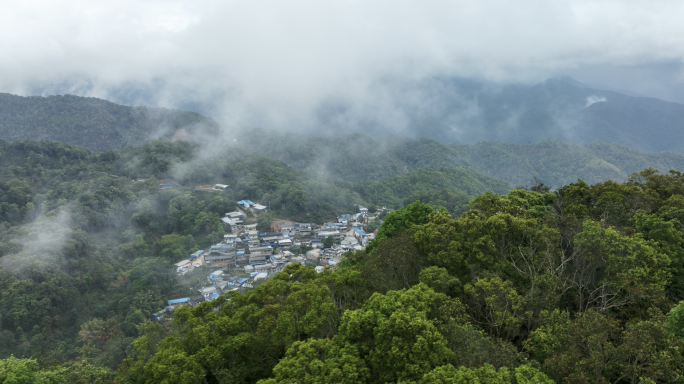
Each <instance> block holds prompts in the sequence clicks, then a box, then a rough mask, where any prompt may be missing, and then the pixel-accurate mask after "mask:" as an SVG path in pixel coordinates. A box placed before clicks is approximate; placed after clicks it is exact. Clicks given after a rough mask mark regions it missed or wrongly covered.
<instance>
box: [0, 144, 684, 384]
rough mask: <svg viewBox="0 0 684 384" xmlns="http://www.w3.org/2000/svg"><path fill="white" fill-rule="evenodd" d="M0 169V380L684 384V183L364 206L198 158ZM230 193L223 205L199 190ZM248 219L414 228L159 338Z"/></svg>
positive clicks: (259, 166)
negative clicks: (181, 276) (188, 277)
mask: <svg viewBox="0 0 684 384" xmlns="http://www.w3.org/2000/svg"><path fill="white" fill-rule="evenodd" d="M0 151H1V152H2V157H0V165H2V167H1V172H0V181H1V183H0V189H2V197H1V201H0V213H1V214H2V216H1V221H2V225H1V228H0V229H1V231H0V244H2V248H1V249H0V292H2V293H1V294H0V316H1V318H0V326H1V327H2V328H1V330H0V359H2V360H0V378H2V379H3V380H5V379H6V378H5V377H4V376H1V375H8V374H12V375H15V376H16V375H17V374H19V373H21V374H22V375H24V377H26V378H27V379H26V380H28V382H37V383H63V382H70V383H72V382H74V383H78V382H83V383H87V382H95V381H98V382H114V381H116V382H122V383H159V382H169V383H201V382H235V383H238V382H240V383H250V382H251V383H257V382H260V383H262V384H266V383H281V382H282V383H286V382H287V383H293V382H297V383H299V382H325V383H329V382H331V383H334V382H339V383H345V382H348V383H359V382H361V383H387V382H403V383H435V382H437V383H439V382H444V383H448V382H459V380H460V381H463V380H471V381H472V380H480V381H481V382H491V383H497V382H499V383H551V382H566V383H576V382H613V383H631V382H638V380H641V381H644V380H646V382H682V381H684V355H683V354H682V352H681V351H684V336H682V335H684V331H683V330H684V322H682V318H684V307H683V306H682V304H678V303H679V302H680V301H682V300H684V243H682V239H684V227H683V226H682V224H681V223H683V222H684V213H683V212H684V200H683V199H682V195H683V194H684V176H683V175H682V174H680V173H679V172H675V171H673V172H670V173H667V174H660V173H657V172H656V171H655V170H652V169H647V170H645V171H642V172H641V173H638V174H634V175H632V176H630V178H629V179H628V180H627V181H625V182H624V183H617V182H612V181H606V182H601V183H597V184H592V185H590V184H588V183H585V182H584V181H577V182H575V183H572V184H569V185H566V186H562V187H560V188H558V189H557V190H555V191H551V190H550V189H549V188H548V187H546V186H544V185H543V184H535V185H530V186H529V187H528V188H527V189H514V190H511V191H510V192H508V188H509V186H508V184H507V183H506V182H504V181H501V180H497V179H494V178H492V177H488V176H484V175H481V174H478V173H477V172H475V171H473V170H471V169H467V168H456V167H440V168H426V169H422V170H416V171H411V172H408V173H406V174H405V175H403V176H399V177H392V178H388V179H385V180H380V181H377V182H363V183H356V184H354V183H350V182H345V181H342V180H341V179H337V178H324V177H323V176H322V175H321V174H320V173H317V172H312V171H306V170H297V169H293V168H291V167H288V166H287V165H286V164H284V163H282V162H280V161H277V160H274V159H269V158H265V157H259V156H256V155H253V154H250V152H249V151H246V150H243V149H240V148H239V147H231V148H228V149H227V150H224V151H219V152H218V154H217V153H216V152H215V151H209V149H208V148H207V147H201V146H199V145H197V144H191V143H187V142H173V143H172V142H154V143H149V144H146V145H144V146H140V147H131V148H126V149H123V150H116V151H107V152H103V153H95V152H92V151H90V150H87V149H84V148H82V147H77V146H70V145H66V144H63V143H55V142H33V141H17V142H7V141H0ZM613 156H616V157H617V156H619V153H618V154H613ZM218 182H223V183H226V184H229V185H230V186H231V190H226V191H221V192H207V191H202V190H196V189H195V188H193V187H194V186H195V185H200V184H212V183H218ZM160 183H163V184H171V186H170V187H164V188H160ZM485 190H489V191H490V192H484V191H485ZM492 192H499V194H496V193H492ZM475 194H477V197H475V198H474V199H472V200H470V203H469V204H467V205H466V203H465V202H466V201H467V200H469V197H468V195H471V196H472V195H475ZM246 198H251V199H253V200H257V201H260V202H267V201H270V203H271V206H272V209H273V214H275V215H278V216H280V217H283V218H293V219H295V220H321V221H323V220H328V219H332V218H333V217H334V215H336V214H339V213H343V212H350V210H351V209H353V206H355V205H358V204H366V203H376V201H374V200H373V199H377V201H378V202H380V201H381V200H390V201H391V202H392V203H393V204H408V206H407V207H406V208H403V209H399V210H395V211H393V212H391V213H390V214H388V215H387V216H386V217H385V221H384V222H383V223H382V226H381V227H380V229H379V231H378V235H377V238H376V239H375V240H374V241H373V242H371V243H370V245H369V246H368V247H367V248H366V250H365V251H358V252H356V253H354V254H350V255H347V256H346V257H345V258H344V259H343V261H342V263H341V266H340V267H338V268H337V269H335V270H331V271H326V272H323V273H318V274H317V273H316V272H315V271H314V270H313V269H312V268H309V267H304V266H302V265H299V264H296V263H295V264H291V265H289V266H288V267H286V269H285V270H284V271H283V272H279V273H278V274H276V275H275V276H274V277H273V278H271V279H269V280H267V281H266V282H265V283H263V284H261V285H260V286H257V287H256V288H255V289H253V290H251V291H248V292H246V293H227V294H226V295H224V296H220V297H219V299H218V300H214V301H211V302H205V303H202V304H200V305H199V306H197V307H195V308H181V309H178V310H177V311H176V312H175V313H174V321H173V323H172V325H171V326H170V327H168V326H165V325H164V323H159V322H154V321H151V320H150V318H149V316H150V314H151V313H152V312H154V311H156V310H158V309H159V308H161V307H162V306H163V305H164V299H166V298H170V297H179V296H182V295H191V294H192V293H191V292H190V290H189V288H188V287H187V286H186V285H181V284H179V282H178V277H177V275H176V274H175V273H174V269H173V267H172V263H173V262H175V261H177V260H179V259H181V258H184V257H187V255H188V254H189V253H190V252H193V251H195V250H197V249H200V248H204V247H207V246H208V245H210V244H213V243H214V242H216V241H218V240H219V239H220V238H221V237H222V236H223V234H224V233H225V229H224V228H223V226H222V224H221V222H220V220H219V219H220V217H221V216H222V215H223V213H225V212H227V211H229V210H232V209H234V207H235V202H236V201H237V200H240V199H246ZM414 198H415V199H416V200H419V201H423V202H426V203H431V204H423V203H421V202H415V203H413V202H411V200H412V199H414ZM409 203H410V204H409ZM439 205H441V206H446V207H447V208H448V209H449V212H447V211H446V210H444V209H442V208H436V206H439ZM461 212H462V213H461ZM450 213H451V214H450ZM11 356H13V357H11ZM7 377H9V376H7ZM50 380H52V381H50Z"/></svg>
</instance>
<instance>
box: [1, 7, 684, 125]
mask: <svg viewBox="0 0 684 384" xmlns="http://www.w3.org/2000/svg"><path fill="white" fill-rule="evenodd" d="M682 18H684V3H679V2H672V1H652V2H645V1H575V2H548V1H524V0H523V1H517V2H510V1H501V0H486V1H477V2H475V1H460V2H453V1H439V0H438V1H432V2H420V3H419V2H408V1H388V0H382V1H375V2H367V1H345V2H333V3H330V2H320V1H313V0H306V1H290V2H282V1H262V2H246V1H217V0H216V1H214V0H198V1H193V2H190V1H181V0H167V1H160V0H147V1H132V0H117V1H110V0H103V1H96V2H93V1H84V0H69V1H67V0H63V1H31V0H23V1H11V2H9V4H3V12H2V13H1V14H0V71H1V72H2V73H3V76H2V78H1V79H0V90H1V91H5V92H12V93H18V94H35V93H45V94H50V93H75V94H81V95H87V96H95V97H103V98H110V99H113V100H115V101H119V102H126V103H130V104H154V105H157V106H162V107H174V108H188V109H193V110H198V111H200V112H203V113H207V114H210V115H212V116H213V117H215V118H217V119H218V120H220V121H222V122H225V123H226V124H228V125H240V126H262V127H266V128H283V129H309V130H316V129H318V128H319V127H320V125H321V119H322V116H323V117H326V118H327V117H331V119H330V120H325V121H326V124H329V126H328V129H329V130H332V131H335V130H338V129H345V127H347V128H349V127H351V128H354V129H363V127H364V126H367V125H368V124H375V123H376V122H378V121H381V122H383V124H385V125H387V126H388V127H389V126H395V127H397V129H400V128H401V127H404V126H406V124H407V122H406V117H405V116H404V113H403V112H402V110H401V109H399V108H398V107H397V104H401V102H398V101H397V95H396V94H391V93H389V94H388V92H389V90H390V89H391V88H387V87H385V86H383V84H385V81H386V80H387V79H392V81H395V82H396V81H405V82H407V83H412V82H415V81H418V80H420V79H424V78H430V77H449V76H461V77H475V78H480V79H486V80H490V81H497V82H527V83H531V82H538V81H541V80H544V79H545V78H547V77H550V76H552V75H555V74H559V73H568V72H573V71H580V72H581V69H582V68H587V67H592V66H593V67H596V66H603V67H606V66H607V67H630V66H631V67H634V66H642V67H648V66H650V65H659V64H660V63H665V62H667V63H681V62H683V61H684V45H682V44H681V43H680V41H679V40H680V39H679V36H682V35H683V34H684V24H682V23H681V22H680V21H681V19H682ZM680 72H681V71H680ZM680 81H681V79H680ZM406 92H407V93H410V94H406V97H407V98H408V99H410V98H412V97H413V98H414V99H415V95H417V93H414V91H413V90H411V89H407V90H406Z"/></svg>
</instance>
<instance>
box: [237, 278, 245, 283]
mask: <svg viewBox="0 0 684 384" xmlns="http://www.w3.org/2000/svg"><path fill="white" fill-rule="evenodd" d="M245 281H247V279H245V278H242V279H240V280H238V284H242V283H244V282H245Z"/></svg>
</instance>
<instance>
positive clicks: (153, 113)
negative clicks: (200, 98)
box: [0, 93, 218, 151]
mask: <svg viewBox="0 0 684 384" xmlns="http://www.w3.org/2000/svg"><path fill="white" fill-rule="evenodd" d="M179 130H184V131H186V132H188V133H194V134H201V133H205V134H206V133H216V132H217V130H218V125H217V124H216V122H214V121H213V120H211V119H209V118H206V117H204V116H202V115H200V114H198V113H195V112H187V111H175V110H167V109H157V108H145V107H128V106H123V105H118V104H114V103H111V102H109V101H106V100H101V99H96V98H86V97H78V96H71V95H65V96H49V97H21V96H15V95H10V94H7V93H0V138H3V139H6V140H24V139H33V140H55V141H62V142H65V143H69V144H76V145H82V146H84V147H87V148H90V149H92V150H95V151H106V150H110V149H117V148H123V147H126V146H130V145H139V144H141V143H144V142H147V141H150V140H153V139H158V138H167V139H170V138H172V136H173V135H174V134H176V133H177V132H179V133H180V132H182V131H179Z"/></svg>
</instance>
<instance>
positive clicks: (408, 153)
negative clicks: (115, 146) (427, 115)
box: [240, 130, 684, 187]
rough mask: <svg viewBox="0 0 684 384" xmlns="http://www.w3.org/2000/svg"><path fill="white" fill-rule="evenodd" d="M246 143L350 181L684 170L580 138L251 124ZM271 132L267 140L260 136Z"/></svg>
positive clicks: (683, 165)
mask: <svg viewBox="0 0 684 384" xmlns="http://www.w3.org/2000/svg"><path fill="white" fill-rule="evenodd" d="M243 136H244V137H246V139H244V140H242V141H241V142H240V145H241V147H243V148H245V149H247V150H250V151H254V152H257V153H259V154H262V155H264V156H270V157H273V158H275V159H278V160H280V161H282V162H284V163H286V164H288V165H290V166H291V167H294V168H298V169H308V170H313V171H318V172H321V173H325V174H327V175H330V176H333V177H338V178H341V179H344V180H347V181H353V182H368V181H374V180H379V179H385V178H389V177H395V176H401V175H403V174H406V173H408V172H411V171H414V170H418V169H422V168H438V167H468V168H470V169H472V170H474V171H477V172H480V173H482V174H485V175H489V176H493V177H496V178H499V179H503V180H506V181H508V182H509V183H511V184H513V185H527V184H530V183H531V182H533V180H534V179H535V178H536V179H538V180H541V181H543V182H544V183H545V184H547V185H550V186H554V187H559V186H561V185H564V184H567V183H571V182H573V181H576V180H577V179H582V180H585V181H586V182H588V183H596V182H600V181H605V180H615V181H624V180H626V178H627V176H628V175H629V174H631V173H633V172H637V171H639V170H642V169H645V168H649V167H652V168H655V169H658V170H661V171H668V170H670V169H684V155H682V154H678V153H670V152H665V153H646V152H642V151H639V150H636V149H632V148H628V147H625V146H622V145H619V144H611V143H587V144H575V143H570V142H567V141H560V140H548V141H541V142H537V143H531V144H510V143H501V142H482V143H476V144H463V145H458V144H445V143H440V142H438V141H436V140H433V139H430V138H426V137H421V138H416V139H409V138H399V137H392V136H389V137H382V138H372V137H369V136H366V135H361V134H353V135H345V136H341V137H336V138H321V137H314V136H307V135H299V134H285V133H279V132H270V131H264V130H252V131H250V132H246V133H245V134H244V135H241V137H243ZM263 137H268V140H261V139H260V138H263Z"/></svg>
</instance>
